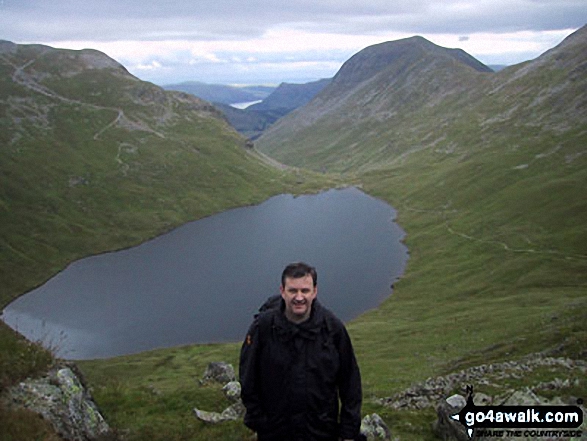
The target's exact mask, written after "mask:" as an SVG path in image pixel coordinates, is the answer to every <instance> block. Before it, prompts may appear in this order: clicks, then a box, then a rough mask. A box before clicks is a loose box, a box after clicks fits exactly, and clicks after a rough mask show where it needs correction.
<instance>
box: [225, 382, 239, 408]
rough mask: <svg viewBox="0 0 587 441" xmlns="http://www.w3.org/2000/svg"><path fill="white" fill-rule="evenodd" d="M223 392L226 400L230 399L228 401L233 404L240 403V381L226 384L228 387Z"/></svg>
mask: <svg viewBox="0 0 587 441" xmlns="http://www.w3.org/2000/svg"><path fill="white" fill-rule="evenodd" d="M222 392H224V395H225V396H226V398H228V401H230V402H231V403H236V402H238V401H240V397H241V384H240V383H239V382H238V381H231V382H229V383H226V385H225V386H224V387H223V388H222Z"/></svg>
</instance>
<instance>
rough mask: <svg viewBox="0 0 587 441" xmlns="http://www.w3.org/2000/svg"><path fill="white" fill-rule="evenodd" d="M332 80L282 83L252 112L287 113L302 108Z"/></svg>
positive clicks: (252, 107) (255, 105) (254, 107)
mask: <svg viewBox="0 0 587 441" xmlns="http://www.w3.org/2000/svg"><path fill="white" fill-rule="evenodd" d="M330 81H331V79H330V78H328V79H322V80H318V81H312V82H310V83H305V84H292V83H281V84H280V85H279V87H277V89H275V90H274V91H273V92H272V93H271V95H269V96H268V97H267V98H265V99H264V100H263V101H262V102H261V103H259V104H253V105H252V106H251V107H249V109H250V110H278V109H283V110H284V111H286V113H289V112H291V111H292V110H295V109H297V108H298V107H301V106H303V105H305V104H307V103H308V102H310V100H311V99H312V98H314V96H316V94H318V93H319V92H320V91H322V89H324V87H326V86H327V85H328V84H329V83H330Z"/></svg>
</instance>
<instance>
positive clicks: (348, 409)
mask: <svg viewBox="0 0 587 441" xmlns="http://www.w3.org/2000/svg"><path fill="white" fill-rule="evenodd" d="M284 308H285V305H284V303H283V302H281V304H280V307H278V308H274V309H269V310H266V311H263V312H262V313H260V314H259V315H258V316H257V317H256V318H255V320H254V321H253V324H252V325H251V327H250V329H249V332H248V334H247V337H246V339H245V341H244V343H243V346H242V349H241V357H240V369H239V371H240V373H239V375H240V382H241V386H242V392H241V396H242V400H243V403H244V405H245V407H246V409H247V412H246V415H245V424H246V425H247V426H248V427H250V428H251V429H252V430H254V431H256V432H257V435H258V439H259V441H273V440H275V441H286V440H291V441H298V440H303V441H331V440H338V438H339V437H340V438H342V439H347V438H348V439H354V438H356V437H357V436H358V434H359V427H360V423H361V415H360V414H361V398H362V392H361V377H360V373H359V368H358V365H357V361H356V359H355V355H354V351H353V347H352V344H351V340H350V338H349V335H348V333H347V331H346V329H345V327H344V325H343V323H342V322H341V321H340V320H339V319H338V318H336V316H334V314H332V312H330V311H329V310H328V309H326V308H324V307H323V306H321V305H320V303H319V302H318V301H317V300H314V303H313V305H312V313H311V315H310V318H309V319H308V320H307V321H306V322H304V323H302V324H300V325H295V324H293V323H291V322H290V321H288V320H287V318H286V317H285V315H284V312H283V311H284ZM339 399H340V403H341V407H340V412H339Z"/></svg>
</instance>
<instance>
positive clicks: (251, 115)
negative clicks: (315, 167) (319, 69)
mask: <svg viewBox="0 0 587 441" xmlns="http://www.w3.org/2000/svg"><path fill="white" fill-rule="evenodd" d="M329 83H330V79H323V80H318V81H313V82H310V83H305V84H291V83H281V84H280V85H279V87H278V88H277V89H275V90H274V91H273V92H272V93H271V95H269V96H268V97H267V98H265V99H264V100H263V101H262V102H260V103H257V104H253V105H251V106H249V107H247V108H246V109H235V108H233V107H231V106H228V105H225V104H217V103H216V106H217V107H218V108H219V109H220V110H221V111H222V112H223V113H224V115H225V116H226V118H227V119H228V121H229V122H230V124H231V125H232V126H233V127H234V128H235V129H236V130H238V131H239V132H240V133H242V134H243V135H245V136H246V137H247V138H249V139H252V140H254V139H256V138H258V137H259V136H260V135H261V133H263V132H264V131H265V130H266V129H267V128H268V127H270V126H271V125H272V124H273V123H275V121H277V120H279V119H280V118H282V117H283V116H285V115H287V114H288V113H290V112H291V111H293V110H295V109H297V108H298V107H301V106H303V105H305V104H307V103H308V102H309V101H310V100H311V99H312V98H314V96H315V95H316V94H317V93H319V92H320V91H321V90H322V89H323V88H324V87H326V86H327V85H328V84H329Z"/></svg>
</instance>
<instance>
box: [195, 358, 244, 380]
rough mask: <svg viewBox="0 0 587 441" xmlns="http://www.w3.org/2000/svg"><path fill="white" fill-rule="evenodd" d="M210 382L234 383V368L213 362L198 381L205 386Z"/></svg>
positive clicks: (220, 362)
mask: <svg viewBox="0 0 587 441" xmlns="http://www.w3.org/2000/svg"><path fill="white" fill-rule="evenodd" d="M210 381H215V382H217V383H224V384H225V383H229V382H231V381H236V374H235V373H234V367H232V365H231V364H229V363H225V362H222V361H213V362H212V363H210V364H208V367H207V368H206V371H205V372H204V377H203V378H202V379H201V380H200V383H201V384H206V383H208V382H210Z"/></svg>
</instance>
